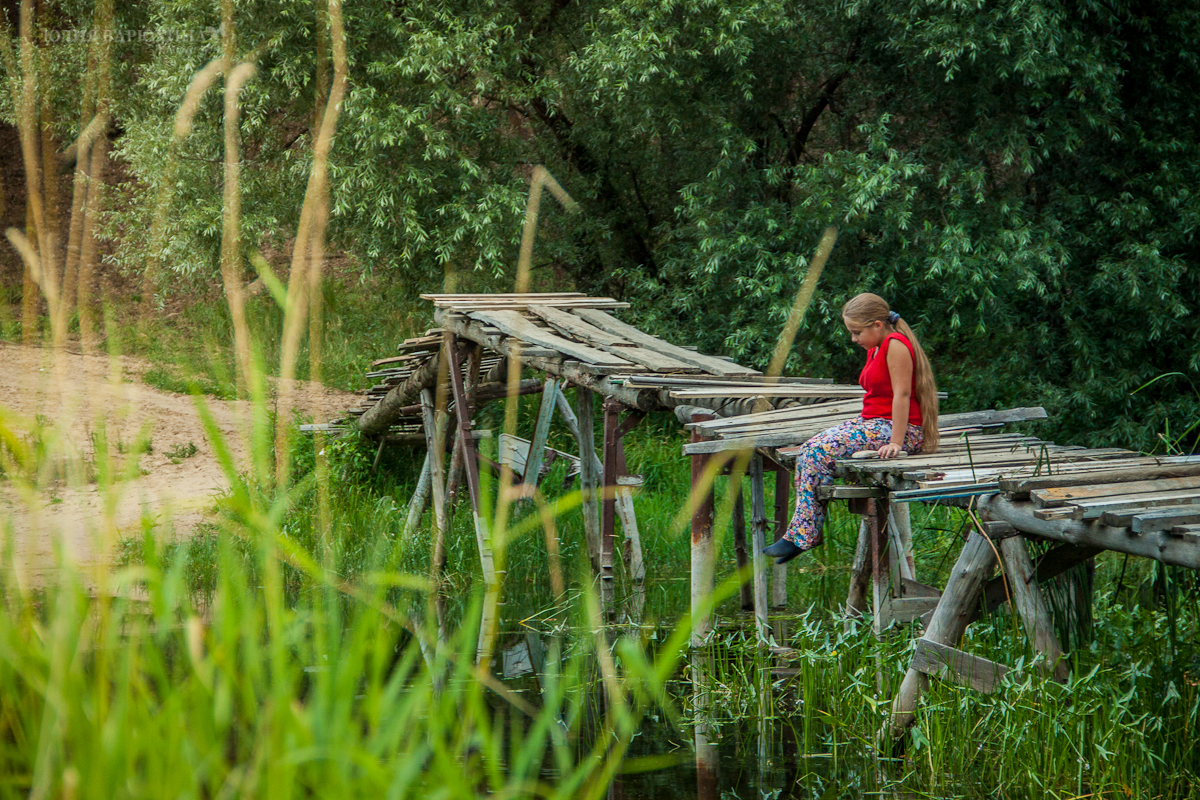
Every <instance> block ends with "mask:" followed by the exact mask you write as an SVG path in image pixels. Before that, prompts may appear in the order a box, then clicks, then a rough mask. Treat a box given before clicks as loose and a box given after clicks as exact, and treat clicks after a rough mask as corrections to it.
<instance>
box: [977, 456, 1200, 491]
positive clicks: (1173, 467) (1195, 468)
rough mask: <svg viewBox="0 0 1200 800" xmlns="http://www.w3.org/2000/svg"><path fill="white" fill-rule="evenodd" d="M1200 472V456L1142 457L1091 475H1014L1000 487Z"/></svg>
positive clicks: (1047, 486)
mask: <svg viewBox="0 0 1200 800" xmlns="http://www.w3.org/2000/svg"><path fill="white" fill-rule="evenodd" d="M1195 475H1200V457H1195V456H1193V457H1190V458H1184V459H1177V458H1153V457H1149V456H1147V457H1143V458H1139V459H1135V460H1133V462H1132V463H1129V464H1125V465H1118V464H1113V465H1111V469H1110V470H1109V471H1106V472H1101V473H1094V474H1089V475H1071V474H1066V475H1038V476H1012V477H1009V478H1002V479H1001V480H1000V491H1002V492H1004V493H1006V494H1011V495H1022V494H1028V493H1030V492H1032V491H1034V490H1036V489H1050V488H1066V487H1071V486H1089V485H1092V484H1108V483H1122V482H1130V483H1132V482H1138V481H1147V480H1161V479H1167V478H1183V477H1191V476H1195Z"/></svg>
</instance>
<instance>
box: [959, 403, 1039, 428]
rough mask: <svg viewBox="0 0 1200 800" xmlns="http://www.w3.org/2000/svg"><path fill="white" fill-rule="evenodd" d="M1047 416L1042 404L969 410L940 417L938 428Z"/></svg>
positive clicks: (1025, 420)
mask: <svg viewBox="0 0 1200 800" xmlns="http://www.w3.org/2000/svg"><path fill="white" fill-rule="evenodd" d="M1045 418H1046V409H1044V408H1042V407H1041V406H1033V407H1031V408H1006V409H1003V410H1000V411H997V410H996V409H986V410H984V411H968V412H966V413H963V414H946V415H945V416H942V417H940V418H939V419H938V428H940V429H946V428H972V427H975V426H977V425H994V424H999V423H1010V422H1028V421H1030V420H1035V419H1045Z"/></svg>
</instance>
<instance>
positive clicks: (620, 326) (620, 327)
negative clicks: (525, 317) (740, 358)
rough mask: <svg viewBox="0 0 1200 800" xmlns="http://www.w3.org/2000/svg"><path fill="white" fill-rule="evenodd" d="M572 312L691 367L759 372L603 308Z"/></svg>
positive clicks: (715, 371) (721, 372)
mask: <svg viewBox="0 0 1200 800" xmlns="http://www.w3.org/2000/svg"><path fill="white" fill-rule="evenodd" d="M572 313H573V314H575V315H576V316H578V317H580V318H581V319H584V320H586V321H587V322H590V323H591V324H592V325H595V326H596V327H597V328H600V329H601V330H605V331H608V332H609V333H615V334H617V335H618V336H623V337H625V338H626V339H628V340H629V341H631V342H633V343H634V344H637V345H640V346H642V347H645V348H647V349H649V350H654V351H655V352H658V353H662V354H663V355H666V356H671V357H672V358H677V359H679V360H680V361H682V362H683V363H685V364H691V365H692V366H693V367H699V368H700V369H702V370H704V371H706V372H711V373H712V374H714V375H746V374H753V375H757V374H759V373H758V370H755V369H750V368H749V367H742V366H739V365H737V364H733V363H731V362H729V361H725V360H724V359H720V358H715V357H713V356H706V355H703V354H701V353H696V352H693V351H691V350H685V349H683V348H682V347H677V346H676V345H673V344H671V343H670V342H665V341H663V340H662V339H659V338H658V337H656V336H651V335H650V334H648V333H645V332H643V331H640V330H638V329H637V328H635V327H633V326H632V325H630V324H628V323H625V322H621V320H619V319H617V318H616V317H614V316H613V315H612V314H608V313H605V312H603V311H598V310H595V309H590V308H577V309H572Z"/></svg>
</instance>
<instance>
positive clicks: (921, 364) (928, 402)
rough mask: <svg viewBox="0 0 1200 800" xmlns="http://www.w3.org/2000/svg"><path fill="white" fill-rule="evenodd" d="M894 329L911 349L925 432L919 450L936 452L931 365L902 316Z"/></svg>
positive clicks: (935, 397) (937, 438)
mask: <svg viewBox="0 0 1200 800" xmlns="http://www.w3.org/2000/svg"><path fill="white" fill-rule="evenodd" d="M896 330H897V331H899V332H900V333H901V334H903V335H904V337H905V338H906V339H908V341H909V343H910V344H911V345H912V349H913V356H914V358H913V377H914V378H915V379H916V384H917V387H916V390H917V404H918V405H919V406H921V430H922V431H923V432H924V433H925V442H924V443H923V444H922V445H921V452H922V453H936V452H937V450H938V445H939V444H941V434H940V432H939V431H938V394H937V382H936V381H935V380H934V379H933V367H932V366H930V364H929V357H928V356H926V355H925V350H924V348H922V347H921V343H920V342H918V341H917V335H916V334H915V333H913V329H912V328H910V327H908V323H907V322H905V321H904V318H903V317H901V318H899V319H897V320H896Z"/></svg>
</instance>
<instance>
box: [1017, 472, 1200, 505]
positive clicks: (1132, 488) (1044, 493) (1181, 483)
mask: <svg viewBox="0 0 1200 800" xmlns="http://www.w3.org/2000/svg"><path fill="white" fill-rule="evenodd" d="M1187 489H1196V490H1200V475H1192V476H1188V477H1184V478H1163V479H1161V480H1150V481H1127V482H1124V483H1102V484H1096V485H1093V486H1055V487H1050V488H1046V489H1035V490H1032V491H1030V493H1029V498H1030V500H1031V501H1032V502H1033V504H1034V505H1035V506H1037V507H1039V508H1053V507H1054V506H1064V505H1068V504H1073V503H1075V502H1076V501H1077V500H1094V499H1098V498H1101V497H1105V498H1108V497H1128V496H1130V495H1138V494H1147V493H1151V492H1170V491H1181V490H1187Z"/></svg>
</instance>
